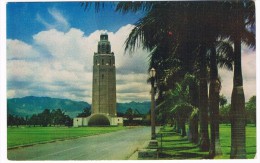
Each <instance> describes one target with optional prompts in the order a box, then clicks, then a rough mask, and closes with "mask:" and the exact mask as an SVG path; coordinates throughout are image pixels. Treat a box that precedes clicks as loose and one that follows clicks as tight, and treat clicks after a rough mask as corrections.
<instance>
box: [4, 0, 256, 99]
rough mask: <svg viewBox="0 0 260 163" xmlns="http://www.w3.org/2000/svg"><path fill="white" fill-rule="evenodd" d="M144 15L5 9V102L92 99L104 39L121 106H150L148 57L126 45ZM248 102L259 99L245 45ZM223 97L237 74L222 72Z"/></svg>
mask: <svg viewBox="0 0 260 163" xmlns="http://www.w3.org/2000/svg"><path fill="white" fill-rule="evenodd" d="M143 15H144V13H142V12H138V13H128V14H125V15H123V14H121V13H116V12H114V6H113V5H112V4H109V3H106V6H105V8H103V9H102V10H100V12H98V13H97V12H95V10H94V8H93V6H92V8H89V9H88V10H87V11H84V8H83V7H81V6H80V3H79V2H66V3H64V2H44V3H40V2H30V3H13V2H9V3H8V4H7V43H6V47H7V49H6V53H7V55H6V58H7V98H14V97H24V96H49V97H56V98H68V99H72V100H77V101H87V102H89V103H91V99H92V62H93V61H92V59H93V55H94V52H96V51H97V43H98V41H99V36H100V34H101V33H104V32H106V33H108V36H109V40H110V42H111V49H112V51H113V52H114V53H115V60H116V72H117V73H116V79H117V87H116V89H117V101H118V102H130V101H149V100H150V93H149V92H150V86H149V84H147V83H146V80H147V78H148V74H147V69H148V60H149V59H148V54H149V52H147V51H145V50H143V49H142V48H138V49H137V50H136V52H135V53H134V54H133V55H129V54H128V53H125V52H124V42H125V40H126V38H127V37H128V34H129V33H130V32H131V30H132V29H133V28H134V23H135V22H136V21H138V19H139V18H141V17H142V16H143ZM242 70H243V78H244V92H245V98H246V100H248V99H249V98H250V97H251V96H252V95H255V94H256V52H255V51H253V50H251V49H248V48H246V47H245V46H244V45H242ZM219 74H220V76H221V79H222V89H221V94H224V95H225V96H226V97H227V98H228V100H229V102H230V96H231V92H232V80H233V72H231V71H227V70H223V69H220V70H219Z"/></svg>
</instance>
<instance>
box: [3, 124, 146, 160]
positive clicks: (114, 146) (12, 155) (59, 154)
mask: <svg viewBox="0 0 260 163" xmlns="http://www.w3.org/2000/svg"><path fill="white" fill-rule="evenodd" d="M150 135H151V128H150V127H138V128H133V129H128V130H121V131H117V132H113V133H108V134H103V135H96V136H90V137H83V138H78V139H74V140H66V141H58V142H54V143H47V144H39V145H34V146H31V147H24V148H17V149H12V150H8V152H7V153H8V159H9V160H126V159H128V158H129V157H130V156H131V155H132V154H133V153H134V152H135V151H136V150H137V149H138V148H139V149H140V148H142V146H143V144H144V143H145V142H146V141H148V140H149V139H150Z"/></svg>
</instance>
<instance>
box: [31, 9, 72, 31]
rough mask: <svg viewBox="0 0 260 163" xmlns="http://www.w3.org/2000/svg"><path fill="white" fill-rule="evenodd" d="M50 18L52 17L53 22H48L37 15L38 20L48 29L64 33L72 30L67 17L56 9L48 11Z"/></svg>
mask: <svg viewBox="0 0 260 163" xmlns="http://www.w3.org/2000/svg"><path fill="white" fill-rule="evenodd" d="M48 14H49V16H51V17H52V19H53V21H52V22H48V21H46V19H44V18H43V17H42V16H41V15H40V14H39V13H37V14H36V20H37V21H38V22H40V23H41V24H42V25H44V26H45V28H47V29H58V30H62V31H67V30H68V29H69V28H70V24H69V22H68V21H67V19H66V18H65V16H64V15H63V14H62V13H61V11H59V10H58V9H56V8H49V9H48ZM48 20H50V19H48Z"/></svg>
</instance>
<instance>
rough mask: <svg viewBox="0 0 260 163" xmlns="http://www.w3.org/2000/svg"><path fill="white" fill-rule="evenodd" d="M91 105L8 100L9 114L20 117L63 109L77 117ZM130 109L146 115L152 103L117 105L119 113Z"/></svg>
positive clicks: (35, 99)
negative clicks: (45, 110)
mask: <svg viewBox="0 0 260 163" xmlns="http://www.w3.org/2000/svg"><path fill="white" fill-rule="evenodd" d="M90 107H91V106H90V104H89V103H87V102H84V101H73V100H69V99H59V98H51V97H35V96H27V97H23V98H12V99H8V100H7V112H8V113H9V114H13V115H19V116H23V117H25V116H31V115H33V114H38V113H41V112H42V111H43V110H44V109H50V110H52V109H62V110H63V111H65V113H66V114H67V115H69V116H70V117H72V118H73V117H76V116H77V115H78V113H81V112H82V110H83V109H84V108H90ZM128 108H132V109H137V110H138V111H139V112H140V113H142V114H146V113H148V112H149V109H150V102H130V103H117V112H121V113H125V112H126V110H127V109H128Z"/></svg>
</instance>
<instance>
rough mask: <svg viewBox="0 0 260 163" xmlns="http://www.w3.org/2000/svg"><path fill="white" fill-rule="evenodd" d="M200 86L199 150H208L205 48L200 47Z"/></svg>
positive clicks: (203, 46)
mask: <svg viewBox="0 0 260 163" xmlns="http://www.w3.org/2000/svg"><path fill="white" fill-rule="evenodd" d="M199 55H200V84H199V119H200V149H201V151H208V150H209V132H208V85H207V66H206V46H205V45H202V46H201V47H200V54H199Z"/></svg>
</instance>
